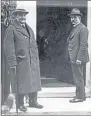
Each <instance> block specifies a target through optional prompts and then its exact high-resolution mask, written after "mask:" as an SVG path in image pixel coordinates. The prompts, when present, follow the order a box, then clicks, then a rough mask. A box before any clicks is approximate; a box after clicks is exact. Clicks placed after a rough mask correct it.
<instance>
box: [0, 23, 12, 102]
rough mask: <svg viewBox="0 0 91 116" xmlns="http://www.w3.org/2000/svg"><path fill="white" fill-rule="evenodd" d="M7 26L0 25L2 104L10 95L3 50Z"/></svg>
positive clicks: (7, 69) (8, 77) (7, 70)
mask: <svg viewBox="0 0 91 116" xmlns="http://www.w3.org/2000/svg"><path fill="white" fill-rule="evenodd" d="M6 29H7V26H6V25H4V24H3V23H1V85H2V86H1V88H2V104H3V103H4V102H5V100H6V98H7V97H8V95H9V93H10V76H9V73H8V72H9V67H8V65H7V62H6V57H5V53H4V49H3V44H4V36H5V31H6Z"/></svg>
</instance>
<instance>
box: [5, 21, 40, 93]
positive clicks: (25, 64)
mask: <svg viewBox="0 0 91 116" xmlns="http://www.w3.org/2000/svg"><path fill="white" fill-rule="evenodd" d="M4 48H5V53H6V56H7V61H8V64H9V67H13V66H15V65H16V76H17V78H18V93H24V94H27V93H31V92H37V91H40V90H41V79H40V68H39V57H38V48H37V44H36V40H35V38H34V33H33V31H32V29H31V28H30V27H29V26H28V25H27V24H26V29H24V28H23V27H22V26H21V25H19V24H18V23H14V24H13V25H10V26H9V27H8V29H7V31H6V35H5V41H4ZM11 77H12V79H13V80H15V79H14V78H15V77H14V75H13V73H12V71H11ZM12 91H13V92H15V90H14V86H13V87H12Z"/></svg>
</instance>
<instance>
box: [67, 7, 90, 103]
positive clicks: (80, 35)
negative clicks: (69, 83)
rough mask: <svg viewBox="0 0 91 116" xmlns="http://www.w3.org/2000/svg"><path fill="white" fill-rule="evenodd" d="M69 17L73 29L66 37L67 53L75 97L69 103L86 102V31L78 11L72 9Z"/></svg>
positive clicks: (87, 56) (87, 59)
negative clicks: (84, 73) (84, 69)
mask: <svg viewBox="0 0 91 116" xmlns="http://www.w3.org/2000/svg"><path fill="white" fill-rule="evenodd" d="M69 16H70V18H71V23H72V25H73V28H72V31H71V33H70V35H69V37H68V51H69V57H70V61H71V67H72V72H73V79H74V83H75V85H76V96H75V97H74V99H72V100H70V102H71V103H74V102H83V101H85V100H86V95H85V85H84V78H83V67H84V65H85V64H86V63H87V62H88V61H89V55H88V29H87V27H86V26H85V25H83V24H82V23H81V16H82V13H81V12H80V10H79V9H77V8H74V9H73V10H72V11H71V13H70V14H69Z"/></svg>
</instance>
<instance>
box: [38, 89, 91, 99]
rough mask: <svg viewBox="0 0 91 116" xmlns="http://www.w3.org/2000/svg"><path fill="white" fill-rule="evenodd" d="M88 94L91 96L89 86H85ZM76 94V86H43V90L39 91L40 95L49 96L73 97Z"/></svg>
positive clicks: (40, 96)
mask: <svg viewBox="0 0 91 116" xmlns="http://www.w3.org/2000/svg"><path fill="white" fill-rule="evenodd" d="M85 91H86V96H87V97H91V92H90V90H89V89H88V88H85ZM74 96H75V87H55V88H52V87H50V88H46V87H42V90H41V91H40V92H38V97H39V98H42V97H44V98H45V97H46V98H47V97H48V98H51V97H52V98H71V97H74Z"/></svg>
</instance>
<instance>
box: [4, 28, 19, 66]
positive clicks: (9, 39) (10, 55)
mask: <svg viewBox="0 0 91 116" xmlns="http://www.w3.org/2000/svg"><path fill="white" fill-rule="evenodd" d="M4 50H5V55H6V59H7V62H8V64H9V66H10V67H13V66H15V65H17V60H16V55H15V45H14V33H13V27H12V26H9V27H8V29H7V30H6V33H5V38H4Z"/></svg>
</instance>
